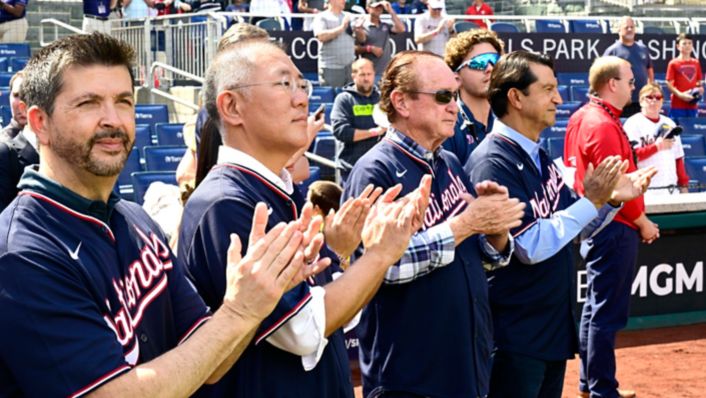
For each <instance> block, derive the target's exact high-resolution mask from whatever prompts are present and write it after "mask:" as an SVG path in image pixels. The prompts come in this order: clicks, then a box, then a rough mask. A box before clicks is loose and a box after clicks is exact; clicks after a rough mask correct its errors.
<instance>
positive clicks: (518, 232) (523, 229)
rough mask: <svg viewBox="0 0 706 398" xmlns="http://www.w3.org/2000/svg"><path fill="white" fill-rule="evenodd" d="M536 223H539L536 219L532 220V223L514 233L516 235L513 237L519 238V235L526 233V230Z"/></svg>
mask: <svg viewBox="0 0 706 398" xmlns="http://www.w3.org/2000/svg"><path fill="white" fill-rule="evenodd" d="M536 223H537V220H534V221H532V222H531V223H529V224H527V225H525V227H524V228H522V229H521V230H519V231H517V233H516V234H514V235H512V237H513V238H517V237H518V236H520V235H522V233H524V232H525V231H527V230H528V229H530V227H531V226H533V225H534V224H536Z"/></svg>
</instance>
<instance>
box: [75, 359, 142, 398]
mask: <svg viewBox="0 0 706 398" xmlns="http://www.w3.org/2000/svg"><path fill="white" fill-rule="evenodd" d="M130 369H132V368H131V367H130V366H128V365H122V366H120V367H119V368H117V369H115V370H113V371H112V372H110V373H108V374H106V375H105V376H102V377H100V378H99V379H98V380H96V381H94V382H93V383H91V384H89V385H87V386H86V387H84V388H82V389H80V390H78V391H76V392H75V393H73V394H71V395H69V397H71V398H74V397H82V396H84V395H86V394H88V393H89V392H91V391H93V390H95V389H96V388H98V387H100V386H102V385H103V384H105V383H106V382H108V381H110V380H112V379H114V378H115V377H117V376H119V375H121V374H122V373H124V372H126V371H128V370H130Z"/></svg>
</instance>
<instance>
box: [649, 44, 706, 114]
mask: <svg viewBox="0 0 706 398" xmlns="http://www.w3.org/2000/svg"><path fill="white" fill-rule="evenodd" d="M677 49H679V56H678V57H676V58H674V59H673V60H671V61H669V64H668V65H667V88H669V91H671V93H672V96H671V100H672V101H671V107H670V109H669V117H670V118H672V119H674V120H676V121H677V122H678V121H679V119H680V118H683V117H695V116H696V112H697V108H698V102H699V99H700V98H701V97H703V94H704V87H703V78H704V77H703V74H702V73H701V64H700V63H699V60H697V59H696V58H694V57H693V56H692V52H693V51H694V43H693V41H692V40H691V36H689V35H687V34H686V33H680V34H679V36H678V37H677ZM642 109H643V111H644V107H643V108H642Z"/></svg>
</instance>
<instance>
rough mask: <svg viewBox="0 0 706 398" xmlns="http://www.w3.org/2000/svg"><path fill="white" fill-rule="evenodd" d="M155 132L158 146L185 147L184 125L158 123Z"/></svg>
mask: <svg viewBox="0 0 706 398" xmlns="http://www.w3.org/2000/svg"><path fill="white" fill-rule="evenodd" d="M154 132H155V136H157V144H158V145H184V124H183V123H157V124H155V125H154Z"/></svg>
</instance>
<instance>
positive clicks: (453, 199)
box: [424, 169, 468, 228]
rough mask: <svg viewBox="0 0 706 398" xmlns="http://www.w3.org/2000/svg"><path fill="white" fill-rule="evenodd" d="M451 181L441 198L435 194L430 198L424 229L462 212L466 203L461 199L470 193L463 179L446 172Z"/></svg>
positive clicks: (442, 192)
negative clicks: (463, 195)
mask: <svg viewBox="0 0 706 398" xmlns="http://www.w3.org/2000/svg"><path fill="white" fill-rule="evenodd" d="M446 172H447V174H448V177H449V179H450V181H451V183H450V184H448V185H447V186H446V187H445V188H444V189H443V190H442V191H441V195H440V197H437V196H436V195H435V194H434V193H433V192H432V193H431V195H430V196H429V207H427V211H426V212H425V213H424V228H429V227H433V226H434V225H436V224H437V223H438V222H439V220H445V219H447V218H449V217H452V216H454V215H455V214H457V213H458V212H459V211H461V210H462V209H463V207H464V205H465V204H466V202H465V201H464V200H463V199H462V198H461V194H462V193H466V192H468V190H467V189H466V186H465V185H464V184H463V181H461V178H460V177H459V176H457V175H454V174H453V173H452V172H451V170H450V169H449V170H447V171H446Z"/></svg>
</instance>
